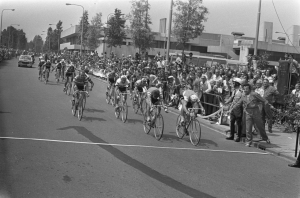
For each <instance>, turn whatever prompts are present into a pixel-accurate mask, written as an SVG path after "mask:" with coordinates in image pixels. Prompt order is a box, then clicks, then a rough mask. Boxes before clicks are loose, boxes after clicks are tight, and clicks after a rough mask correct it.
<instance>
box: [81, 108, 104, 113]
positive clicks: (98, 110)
mask: <svg viewBox="0 0 300 198" xmlns="http://www.w3.org/2000/svg"><path fill="white" fill-rule="evenodd" d="M84 111H87V112H90V113H95V112H97V113H104V112H105V111H103V110H101V109H89V108H85V109H84Z"/></svg>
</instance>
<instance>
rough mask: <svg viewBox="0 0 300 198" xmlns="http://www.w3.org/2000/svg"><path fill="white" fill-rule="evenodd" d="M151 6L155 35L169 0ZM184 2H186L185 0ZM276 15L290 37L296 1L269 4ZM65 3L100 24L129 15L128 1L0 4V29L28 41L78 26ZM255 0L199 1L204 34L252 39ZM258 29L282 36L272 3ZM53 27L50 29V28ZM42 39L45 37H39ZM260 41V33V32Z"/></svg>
mask: <svg viewBox="0 0 300 198" xmlns="http://www.w3.org/2000/svg"><path fill="white" fill-rule="evenodd" d="M148 1H149V4H150V5H151V9H150V13H149V14H150V16H151V19H152V22H153V24H152V30H153V31H158V29H159V19H161V18H168V16H169V10H170V2H171V0H148ZM185 1H187V0H185ZM273 1H274V4H275V6H276V9H277V12H278V14H279V17H280V19H281V22H282V24H283V27H284V28H285V29H286V30H287V33H289V34H292V28H291V26H292V25H300V11H299V10H300V0H273ZM66 3H74V4H80V5H82V6H83V7H84V8H85V10H88V13H89V19H90V20H91V19H92V17H93V16H95V14H96V13H97V12H102V21H103V22H106V20H107V16H108V14H110V13H113V12H114V9H115V8H118V9H120V10H121V11H122V13H124V14H128V13H129V12H130V8H131V3H130V0H0V9H1V10H2V9H8V8H14V9H16V10H15V11H14V12H12V11H4V12H3V24H2V29H4V28H7V26H9V25H10V24H20V27H16V28H21V29H23V30H24V32H26V34H27V39H28V41H30V40H32V39H33V37H34V36H35V35H41V34H42V31H45V30H47V28H48V27H49V24H50V23H54V24H56V23H57V22H58V21H59V20H61V21H62V22H63V29H67V28H69V27H70V26H71V24H72V25H76V24H78V23H79V20H80V17H81V16H82V8H81V7H78V6H66V5H65V4H66ZM258 3H259V0H203V5H204V6H206V7H207V8H208V10H209V14H208V16H207V17H208V20H207V22H206V23H205V32H207V33H220V34H231V32H243V33H245V36H249V37H254V36H255V29H256V21H257V12H258ZM261 8H262V9H261V23H260V27H261V28H262V27H263V26H262V25H263V22H264V21H269V22H273V31H274V32H273V38H274V39H276V38H277V37H279V36H285V35H283V34H281V35H280V34H275V32H276V31H279V32H283V30H282V28H281V26H280V23H279V21H278V18H277V16H276V13H275V10H274V7H273V4H272V0H262V7H261ZM53 27H54V26H53ZM42 37H43V39H45V37H46V35H42ZM260 38H262V32H260Z"/></svg>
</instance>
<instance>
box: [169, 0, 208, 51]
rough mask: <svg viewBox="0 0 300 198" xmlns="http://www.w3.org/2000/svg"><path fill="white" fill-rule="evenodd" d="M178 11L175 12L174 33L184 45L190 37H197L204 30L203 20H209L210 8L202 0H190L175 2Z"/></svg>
mask: <svg viewBox="0 0 300 198" xmlns="http://www.w3.org/2000/svg"><path fill="white" fill-rule="evenodd" d="M175 7H176V11H175V12H174V13H173V15H174V19H173V23H174V26H173V30H172V35H173V36H174V37H176V39H177V42H178V43H180V44H182V45H183V51H184V47H185V44H186V43H187V42H189V40H190V39H194V38H197V37H198V36H200V35H201V34H202V32H203V30H204V25H203V22H205V21H207V18H206V16H207V14H208V9H207V8H206V7H204V6H203V5H202V0H188V1H187V2H186V1H181V0H177V1H176V2H175Z"/></svg>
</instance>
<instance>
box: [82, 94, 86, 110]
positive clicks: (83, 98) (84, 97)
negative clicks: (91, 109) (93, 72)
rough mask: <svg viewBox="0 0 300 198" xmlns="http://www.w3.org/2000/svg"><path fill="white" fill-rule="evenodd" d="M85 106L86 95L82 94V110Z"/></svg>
mask: <svg viewBox="0 0 300 198" xmlns="http://www.w3.org/2000/svg"><path fill="white" fill-rule="evenodd" d="M85 104H86V95H85V94H84V95H83V96H82V108H83V110H84V109H85Z"/></svg>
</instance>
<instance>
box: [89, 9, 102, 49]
mask: <svg viewBox="0 0 300 198" xmlns="http://www.w3.org/2000/svg"><path fill="white" fill-rule="evenodd" d="M101 17H102V13H101V12H99V13H96V16H94V17H93V18H92V20H91V24H90V25H89V28H88V31H87V33H86V37H87V46H88V47H89V49H91V50H95V49H96V48H97V47H98V46H99V40H98V39H99V38H100V32H101V27H102V19H101Z"/></svg>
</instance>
